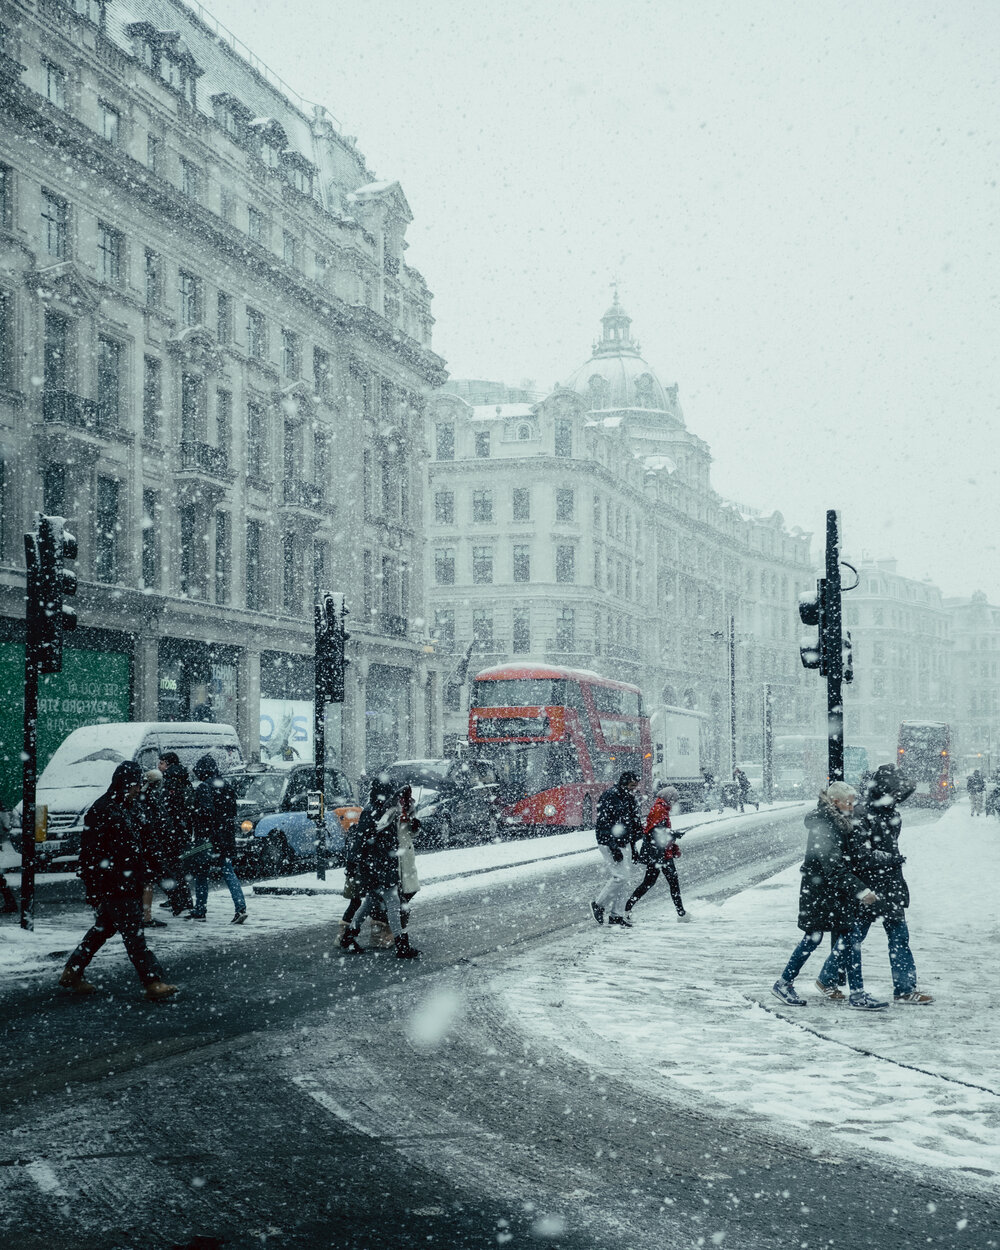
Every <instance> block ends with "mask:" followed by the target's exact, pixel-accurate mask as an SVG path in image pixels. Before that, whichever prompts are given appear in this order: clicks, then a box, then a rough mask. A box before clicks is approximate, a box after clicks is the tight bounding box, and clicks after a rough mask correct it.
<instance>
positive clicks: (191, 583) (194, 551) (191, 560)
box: [177, 504, 204, 599]
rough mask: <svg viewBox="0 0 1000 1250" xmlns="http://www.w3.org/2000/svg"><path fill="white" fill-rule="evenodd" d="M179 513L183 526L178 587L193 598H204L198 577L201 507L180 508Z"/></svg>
mask: <svg viewBox="0 0 1000 1250" xmlns="http://www.w3.org/2000/svg"><path fill="white" fill-rule="evenodd" d="M177 515H178V517H179V519H180V526H181V550H180V584H179V586H178V589H179V590H180V592H181V594H182V595H187V596H188V598H191V599H201V598H203V597H204V596H203V594H202V588H201V582H200V580H199V578H198V567H199V563H200V562H199V559H198V542H199V537H200V536H199V534H198V517H199V509H198V508H196V507H194V506H193V505H190V504H189V505H188V506H187V507H184V508H178V510H177Z"/></svg>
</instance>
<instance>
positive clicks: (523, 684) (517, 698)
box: [472, 677, 580, 707]
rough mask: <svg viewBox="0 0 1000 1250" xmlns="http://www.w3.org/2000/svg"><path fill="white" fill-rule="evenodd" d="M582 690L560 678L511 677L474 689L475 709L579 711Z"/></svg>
mask: <svg viewBox="0 0 1000 1250" xmlns="http://www.w3.org/2000/svg"><path fill="white" fill-rule="evenodd" d="M579 689H580V688H579V686H578V685H577V684H576V683H575V682H569V681H566V680H565V679H564V678H557V677H510V678H507V679H506V680H497V681H490V680H484V679H482V678H480V679H479V680H478V681H475V682H473V685H472V706H473V707H579V704H580V700H579V698H578V697H576V692H578V691H579Z"/></svg>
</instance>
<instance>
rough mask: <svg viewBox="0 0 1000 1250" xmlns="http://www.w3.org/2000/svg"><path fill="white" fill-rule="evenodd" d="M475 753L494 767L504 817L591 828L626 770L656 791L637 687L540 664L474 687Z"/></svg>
mask: <svg viewBox="0 0 1000 1250" xmlns="http://www.w3.org/2000/svg"><path fill="white" fill-rule="evenodd" d="M469 749H470V752H471V753H472V755H473V756H474V757H475V758H476V759H477V760H479V761H480V762H482V763H483V764H486V765H488V766H489V768H490V769H491V770H492V773H493V776H494V778H495V780H496V783H497V786H498V799H499V802H500V805H501V807H502V809H503V812H504V814H505V816H506V817H507V818H508V819H509V820H512V821H517V822H519V823H520V824H522V825H530V826H536V825H537V826H542V827H547V828H552V829H576V828H584V829H586V828H591V827H592V826H593V824H594V815H595V813H596V811H597V799H598V796H599V795H600V794H601V791H602V790H605V789H606V788H607V787H608V786H609V785H611V784H612V783H613V782H615V781H617V780H618V776H619V774H620V773H622V772H624V771H625V770H626V769H628V770H630V771H632V772H634V773H635V774H636V775H637V776H638V777H639V778H641V782H642V788H643V790H644V791H645V792H646V793H647V794H648V793H649V791H650V788H651V785H652V758H653V757H652V747H651V739H650V732H649V718H648V717H647V716H646V715H644V713H643V710H642V694H641V692H640V690H639V687H638V686H630V685H628V684H627V683H625V682H620V681H608V680H607V679H606V678H603V677H599V676H598V675H597V674H596V673H589V672H585V671H580V670H577V669H572V668H555V667H550V666H549V665H540V664H523V665H522V664H507V665H503V666H501V667H498V668H488V669H484V671H483V672H481V673H478V674H477V675H476V677H475V678H474V680H473V682H472V695H471V699H470V707H469Z"/></svg>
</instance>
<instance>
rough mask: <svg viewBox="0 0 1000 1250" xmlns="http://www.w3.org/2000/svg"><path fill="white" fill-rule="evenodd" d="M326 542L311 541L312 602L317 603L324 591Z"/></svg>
mask: <svg viewBox="0 0 1000 1250" xmlns="http://www.w3.org/2000/svg"><path fill="white" fill-rule="evenodd" d="M326 566H327V544H326V543H324V542H314V543H313V581H312V589H313V602H314V603H319V602H320V600H321V599H322V597H323V595H324V593H325V592H326Z"/></svg>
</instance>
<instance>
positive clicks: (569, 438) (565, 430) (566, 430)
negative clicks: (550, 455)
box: [555, 419, 573, 456]
mask: <svg viewBox="0 0 1000 1250" xmlns="http://www.w3.org/2000/svg"><path fill="white" fill-rule="evenodd" d="M555 450H556V455H557V456H572V454H573V422H572V421H567V420H565V419H562V420H559V421H557V422H556V442H555Z"/></svg>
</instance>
